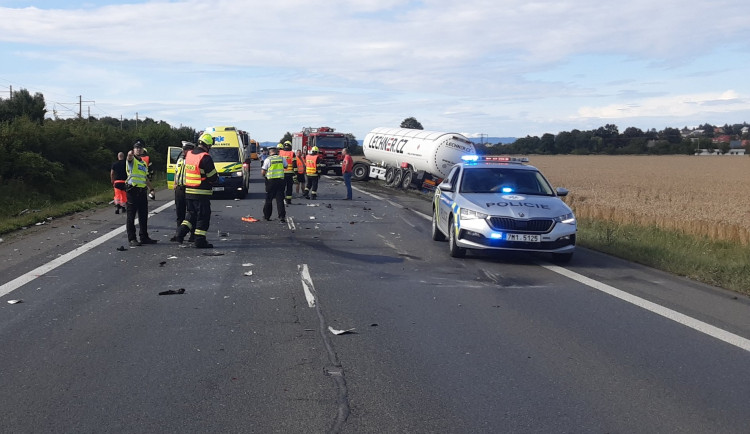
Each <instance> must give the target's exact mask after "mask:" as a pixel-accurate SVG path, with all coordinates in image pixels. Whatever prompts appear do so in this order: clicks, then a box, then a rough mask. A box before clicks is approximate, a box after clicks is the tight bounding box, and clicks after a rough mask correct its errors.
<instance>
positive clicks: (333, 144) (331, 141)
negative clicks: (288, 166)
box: [292, 127, 349, 175]
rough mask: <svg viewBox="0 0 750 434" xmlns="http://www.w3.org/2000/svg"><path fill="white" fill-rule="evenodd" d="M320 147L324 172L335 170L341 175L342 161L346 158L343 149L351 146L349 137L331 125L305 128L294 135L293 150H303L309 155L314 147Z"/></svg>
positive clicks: (303, 152)
mask: <svg viewBox="0 0 750 434" xmlns="http://www.w3.org/2000/svg"><path fill="white" fill-rule="evenodd" d="M313 146H317V147H318V154H320V155H321V156H322V158H323V163H324V164H325V167H324V168H323V169H321V171H322V173H328V172H329V171H331V170H332V171H333V172H334V173H335V174H336V175H341V161H342V160H343V159H344V156H343V154H342V153H341V150H342V149H344V148H346V147H348V146H349V139H348V137H347V135H346V134H344V133H337V132H336V131H335V130H334V129H333V128H331V127H320V128H311V127H307V128H303V129H302V131H300V132H297V133H294V134H293V135H292V150H294V151H295V152H297V151H298V150H302V154H303V155H307V153H308V152H310V151H311V150H312V148H313Z"/></svg>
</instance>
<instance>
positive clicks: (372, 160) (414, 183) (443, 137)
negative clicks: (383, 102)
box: [352, 128, 476, 189]
mask: <svg viewBox="0 0 750 434" xmlns="http://www.w3.org/2000/svg"><path fill="white" fill-rule="evenodd" d="M362 149H363V151H364V153H365V158H366V159H367V160H369V161H359V162H357V163H355V164H354V169H353V173H352V179H353V180H355V181H365V180H367V179H368V178H377V179H382V180H384V181H385V182H386V184H387V185H391V186H394V187H400V188H409V187H414V188H420V187H421V188H427V189H434V188H435V185H437V184H438V183H440V181H441V180H442V179H443V178H445V177H446V176H448V172H449V171H450V170H451V167H453V165H454V164H456V163H460V162H461V157H463V156H464V155H474V154H475V153H476V151H475V149H474V144H473V143H472V142H471V141H469V139H467V138H466V137H464V136H463V135H461V134H458V133H441V132H436V131H424V130H414V129H409V128H375V129H374V130H372V131H370V132H369V133H368V134H367V136H365V140H364V142H363V143H362Z"/></svg>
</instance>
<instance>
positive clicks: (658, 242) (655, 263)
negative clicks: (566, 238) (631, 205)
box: [576, 219, 750, 295]
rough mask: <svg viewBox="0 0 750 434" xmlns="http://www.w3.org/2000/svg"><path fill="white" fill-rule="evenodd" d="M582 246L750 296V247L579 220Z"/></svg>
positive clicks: (673, 233)
mask: <svg viewBox="0 0 750 434" xmlns="http://www.w3.org/2000/svg"><path fill="white" fill-rule="evenodd" d="M576 238H577V242H578V245H579V246H581V247H585V248H588V249H592V250H597V251H600V252H604V253H607V254H610V255H613V256H617V257H619V258H623V259H626V260H628V261H632V262H636V263H639V264H643V265H646V266H649V267H652V268H656V269H659V270H663V271H666V272H669V273H672V274H676V275H678V276H684V277H687V278H690V279H692V280H696V281H699V282H703V283H706V284H709V285H713V286H718V287H721V288H725V289H729V290H732V291H735V292H739V293H743V294H747V295H750V246H746V245H742V244H741V243H733V242H730V241H716V240H711V239H709V238H705V237H696V236H692V235H687V234H683V233H680V232H678V231H674V230H666V229H660V228H658V227H656V226H639V225H627V224H618V223H614V222H611V221H602V220H591V219H579V220H578V236H577V237H576Z"/></svg>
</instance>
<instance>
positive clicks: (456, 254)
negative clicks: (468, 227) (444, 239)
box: [448, 221, 466, 258]
mask: <svg viewBox="0 0 750 434" xmlns="http://www.w3.org/2000/svg"><path fill="white" fill-rule="evenodd" d="M448 228H449V230H448V249H449V251H450V255H451V257H453V258H463V257H464V256H465V255H466V249H465V248H463V247H458V245H456V228H454V227H453V222H452V221H451V222H449V223H448Z"/></svg>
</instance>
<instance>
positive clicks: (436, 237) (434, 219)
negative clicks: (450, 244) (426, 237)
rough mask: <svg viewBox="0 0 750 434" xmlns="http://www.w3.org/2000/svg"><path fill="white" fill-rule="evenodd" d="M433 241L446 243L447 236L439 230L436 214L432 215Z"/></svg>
mask: <svg viewBox="0 0 750 434" xmlns="http://www.w3.org/2000/svg"><path fill="white" fill-rule="evenodd" d="M432 239H433V240H434V241H445V234H443V233H442V232H440V229H438V226H437V217H436V216H435V213H434V212H433V213H432Z"/></svg>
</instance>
